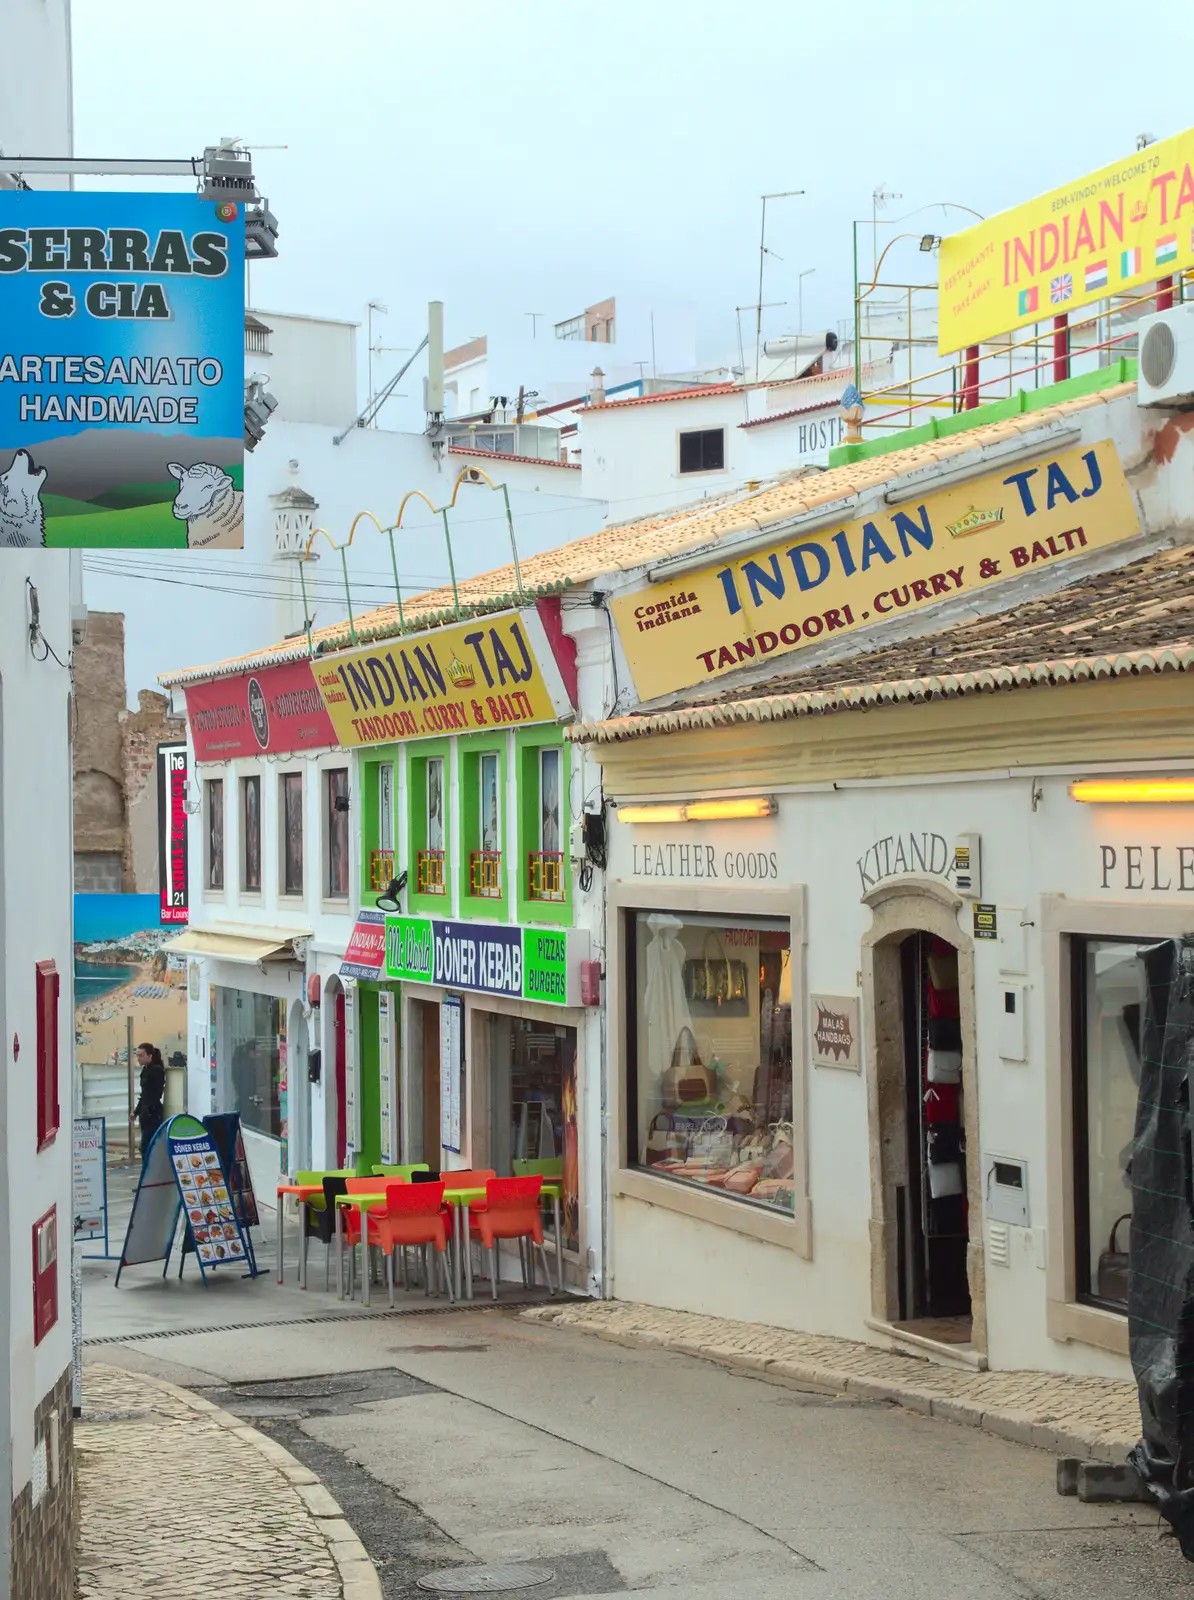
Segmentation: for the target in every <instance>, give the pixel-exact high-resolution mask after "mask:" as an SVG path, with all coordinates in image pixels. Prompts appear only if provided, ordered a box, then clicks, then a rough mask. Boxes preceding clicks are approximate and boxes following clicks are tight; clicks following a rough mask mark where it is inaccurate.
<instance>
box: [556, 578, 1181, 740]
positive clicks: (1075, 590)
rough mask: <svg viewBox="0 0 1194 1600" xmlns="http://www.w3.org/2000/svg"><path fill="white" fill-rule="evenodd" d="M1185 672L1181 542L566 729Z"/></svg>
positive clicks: (612, 736)
mask: <svg viewBox="0 0 1194 1600" xmlns="http://www.w3.org/2000/svg"><path fill="white" fill-rule="evenodd" d="M1192 670H1194V549H1192V548H1190V547H1183V548H1180V549H1176V550H1163V551H1161V552H1159V553H1153V554H1151V555H1148V556H1144V557H1142V558H1141V559H1140V560H1138V561H1134V562H1132V563H1130V564H1129V565H1128V566H1124V567H1120V568H1118V569H1115V570H1112V571H1108V572H1099V573H1093V574H1091V575H1090V576H1088V577H1086V578H1082V579H1080V580H1078V581H1077V582H1075V583H1071V584H1070V585H1068V587H1066V588H1064V589H1061V590H1058V591H1055V592H1053V593H1051V594H1046V595H1041V596H1039V597H1037V598H1034V599H1032V600H1028V601H1025V602H1024V603H1023V604H1022V605H1019V606H1015V607H1013V608H1011V609H1010V610H1007V611H1001V612H997V613H995V614H994V615H991V616H984V617H978V618H972V619H970V620H968V621H965V622H959V623H958V624H957V625H956V626H955V627H953V628H951V629H950V630H948V631H947V632H937V633H928V634H924V635H921V636H920V637H918V638H914V639H904V640H901V641H900V642H899V643H898V644H890V645H886V646H884V647H882V648H880V649H878V650H871V651H867V652H866V653H865V654H861V655H856V656H852V657H850V658H849V659H848V660H846V661H835V662H823V663H821V664H819V665H817V666H812V667H808V668H806V669H805V670H803V671H792V672H786V673H777V674H776V676H774V677H773V678H771V679H769V680H768V682H767V685H766V688H765V689H759V688H754V689H752V690H751V691H750V692H748V693H745V694H744V693H743V691H742V690H738V691H734V690H732V689H727V690H723V691H722V692H721V693H719V694H711V695H703V696H702V697H701V699H700V701H699V702H697V703H695V704H694V703H692V702H691V701H687V702H686V703H685V704H683V705H677V706H674V707H673V708H671V709H668V710H665V711H660V712H656V713H654V714H650V715H643V716H628V717H616V718H611V719H609V720H607V721H605V722H599V723H589V724H574V725H573V726H572V727H571V728H570V729H569V730H568V735H569V737H570V738H573V739H578V740H581V741H586V742H589V741H592V742H596V743H614V742H620V741H622V740H625V739H634V738H642V737H644V736H645V735H647V734H652V733H669V732H677V731H680V730H681V729H684V728H693V727H708V726H717V725H720V724H723V723H727V722H751V721H769V722H770V721H782V720H785V719H787V718H789V717H800V716H808V715H810V714H811V713H813V712H833V711H847V710H851V709H854V708H856V707H860V706H871V705H880V704H884V703H891V702H896V701H908V700H915V701H924V700H933V699H940V698H952V697H954V696H956V695H960V694H973V693H978V692H981V691H984V690H990V689H998V688H1015V687H1019V686H1023V685H1028V684H1039V683H1070V682H1076V681H1079V680H1082V679H1086V678H1091V677H1103V676H1116V677H1118V676H1123V675H1125V674H1133V675H1134V674H1139V673H1145V672H1162V671H1181V672H1188V671H1192Z"/></svg>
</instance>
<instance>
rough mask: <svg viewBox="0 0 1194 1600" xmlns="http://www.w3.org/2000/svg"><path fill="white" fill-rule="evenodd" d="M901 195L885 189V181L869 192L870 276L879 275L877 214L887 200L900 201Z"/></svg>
mask: <svg viewBox="0 0 1194 1600" xmlns="http://www.w3.org/2000/svg"><path fill="white" fill-rule="evenodd" d="M903 198H904V197H903V195H902V194H896V193H895V191H894V190H892V189H889V188H888V187H887V184H886V181H884V182H882V183H877V184H876V185H875V187H874V189H872V191H871V276H872V277H878V275H879V213H880V211H882V210H883V209H884V207H885V206H886V205H887V202H888V201H889V200H902V199H903Z"/></svg>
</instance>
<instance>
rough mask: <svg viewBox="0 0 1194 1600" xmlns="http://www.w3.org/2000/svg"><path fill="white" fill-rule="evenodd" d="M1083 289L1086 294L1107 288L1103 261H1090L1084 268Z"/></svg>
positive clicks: (1105, 269) (1105, 264)
mask: <svg viewBox="0 0 1194 1600" xmlns="http://www.w3.org/2000/svg"><path fill="white" fill-rule="evenodd" d="M1084 287H1085V290H1086V293H1087V294H1091V293H1093V292H1095V291H1096V290H1099V289H1105V288H1106V287H1107V263H1106V262H1105V261H1092V262H1091V264H1090V266H1089V267H1087V268H1086V273H1085V278H1084Z"/></svg>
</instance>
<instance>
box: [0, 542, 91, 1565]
mask: <svg viewBox="0 0 1194 1600" xmlns="http://www.w3.org/2000/svg"><path fill="white" fill-rule="evenodd" d="M70 564H71V557H70V555H69V554H68V553H67V552H66V551H57V550H29V551H26V550H6V551H5V552H4V581H3V583H0V897H2V904H3V917H2V920H0V974H2V975H3V983H2V984H0V1041H3V1043H2V1045H0V1048H2V1049H3V1052H4V1061H5V1071H4V1072H3V1074H2V1075H0V1081H2V1083H3V1088H2V1089H0V1095H2V1096H3V1101H4V1113H3V1119H2V1124H0V1125H2V1126H3V1127H4V1129H5V1136H6V1151H5V1163H4V1165H5V1171H4V1177H3V1183H2V1186H0V1218H2V1219H3V1221H4V1222H6V1224H7V1226H3V1225H2V1224H0V1249H3V1251H4V1256H5V1260H4V1262H3V1263H0V1273H2V1277H3V1282H2V1285H0V1332H2V1333H3V1336H4V1343H5V1348H6V1349H7V1350H8V1391H7V1392H8V1394H9V1395H10V1397H11V1429H12V1494H13V1495H17V1494H19V1493H20V1491H21V1488H22V1486H23V1485H24V1484H26V1483H28V1481H29V1478H30V1473H31V1469H32V1458H33V1444H34V1439H33V1409H34V1407H35V1406H36V1405H37V1403H38V1401H40V1399H41V1398H42V1396H43V1395H44V1394H45V1393H46V1391H47V1390H48V1389H50V1388H52V1387H53V1385H54V1384H55V1382H56V1381H57V1380H58V1378H59V1377H61V1375H62V1373H63V1371H64V1370H65V1368H66V1367H67V1365H68V1364H69V1362H70V1358H71V1286H70V1263H71V1217H72V1212H71V1121H72V1117H73V1111H74V1072H73V1063H74V1023H73V1018H74V983H73V957H74V949H73V938H72V914H73V884H72V881H71V875H72V861H73V851H72V844H71V831H72V816H71V789H72V781H71V750H70V742H69V735H68V728H69V721H70V715H71V694H70V674H69V671H68V670H67V667H66V666H65V665H60V664H59V662H58V661H55V660H54V659H53V657H52V656H51V657H49V658H48V659H45V660H38V659H35V656H34V653H33V651H32V650H31V649H30V647H29V643H28V640H29V631H28V621H29V613H28V610H27V605H28V599H27V597H28V594H29V589H28V587H27V586H28V585H29V584H32V586H33V588H34V589H35V590H36V592H37V600H38V604H39V606H40V612H41V627H42V630H43V633H44V636H45V639H46V641H48V643H49V644H51V645H52V646H53V648H54V650H55V651H56V652H57V654H58V656H59V658H60V660H61V662H63V663H66V662H68V661H69V659H70V649H71V631H70V628H71V599H70V591H71V583H70ZM43 649H44V646H43V645H40V644H39V645H38V646H37V647H36V650H37V655H41V654H42V653H43ZM39 961H53V962H55V963H56V965H57V969H58V973H59V976H60V979H61V995H60V999H59V1007H58V1037H59V1083H58V1101H59V1107H60V1118H61V1126H60V1129H59V1132H58V1135H57V1137H56V1139H55V1140H54V1142H53V1143H52V1144H51V1145H50V1146H49V1147H48V1148H47V1149H45V1150H42V1151H40V1152H39V1151H38V1148H37V1107H36V1082H37V1011H36V986H35V965H36V963H37V962H39ZM14 1039H15V1040H16V1041H18V1045H16V1046H14ZM51 1206H57V1208H58V1322H57V1325H56V1326H55V1327H54V1328H53V1329H52V1330H51V1332H50V1333H49V1334H48V1335H47V1337H46V1338H45V1339H43V1341H42V1342H41V1344H40V1345H39V1346H37V1347H36V1348H34V1344H33V1307H32V1282H31V1278H30V1272H31V1261H30V1239H31V1229H32V1227H33V1224H34V1222H35V1221H36V1220H37V1219H38V1218H39V1217H41V1216H42V1215H43V1214H44V1213H45V1212H46V1211H48V1210H49V1209H50V1207H51ZM4 1454H6V1452H5V1453H4ZM0 1524H2V1525H3V1526H4V1527H5V1528H6V1527H7V1525H8V1518H7V1516H5V1517H3V1518H0ZM5 1572H6V1573H7V1567H6V1568H5Z"/></svg>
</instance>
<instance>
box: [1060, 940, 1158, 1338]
mask: <svg viewBox="0 0 1194 1600" xmlns="http://www.w3.org/2000/svg"><path fill="white" fill-rule="evenodd" d="M1155 946H1156V940H1155V939H1153V940H1148V941H1145V940H1140V941H1135V940H1128V939H1096V938H1077V937H1075V938H1074V940H1073V959H1074V973H1073V975H1074V1054H1075V1060H1074V1072H1073V1084H1074V1143H1075V1150H1074V1202H1075V1213H1076V1215H1075V1221H1076V1224H1077V1228H1076V1240H1077V1264H1078V1297H1079V1299H1081V1300H1085V1301H1088V1302H1092V1303H1094V1304H1096V1305H1100V1306H1105V1307H1108V1308H1110V1309H1113V1310H1117V1311H1124V1312H1126V1311H1127V1307H1128V1234H1129V1230H1130V1223H1131V1211H1132V1191H1131V1157H1132V1141H1133V1135H1134V1129H1135V1122H1136V1099H1137V1093H1138V1090H1139V1085H1140V1041H1141V1033H1140V1027H1141V1019H1142V1018H1143V1016H1144V1010H1145V1000H1146V993H1147V983H1148V980H1147V975H1146V971H1145V963H1144V959H1143V958H1144V957H1145V956H1146V955H1147V954H1148V952H1149V951H1150V950H1152V949H1154V948H1155Z"/></svg>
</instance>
